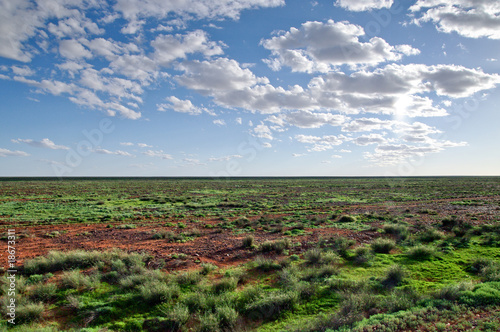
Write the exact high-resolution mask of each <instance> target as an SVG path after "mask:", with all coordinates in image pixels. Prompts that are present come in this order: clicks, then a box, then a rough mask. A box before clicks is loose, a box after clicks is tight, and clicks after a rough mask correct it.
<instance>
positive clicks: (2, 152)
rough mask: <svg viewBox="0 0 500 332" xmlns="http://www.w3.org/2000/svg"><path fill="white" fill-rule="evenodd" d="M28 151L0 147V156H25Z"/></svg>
mask: <svg viewBox="0 0 500 332" xmlns="http://www.w3.org/2000/svg"><path fill="white" fill-rule="evenodd" d="M27 156H29V154H28V153H26V152H24V151H11V150H7V149H4V148H0V157H27Z"/></svg>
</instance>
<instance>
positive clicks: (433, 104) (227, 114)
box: [0, 0, 500, 177]
mask: <svg viewBox="0 0 500 332" xmlns="http://www.w3.org/2000/svg"><path fill="white" fill-rule="evenodd" d="M499 41H500V2H499V1H498V0H456V1H445V0H415V1H398V0H363V1H361V0H333V1H319V0H318V1H306V0H218V1H214V0H170V1H168V0H114V1H104V0H85V1H81V0H16V1H12V0H0V116H1V118H0V176H54V177H65V176H213V177H238V176H426V175H500V168H499V166H500V153H499V151H500V149H499V148H498V142H500V130H499V123H500V112H499V108H498V105H500V93H499V92H500V90H499V85H500V63H499V60H500V59H499V57H500V43H499Z"/></svg>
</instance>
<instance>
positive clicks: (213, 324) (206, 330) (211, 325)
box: [198, 312, 220, 332]
mask: <svg viewBox="0 0 500 332" xmlns="http://www.w3.org/2000/svg"><path fill="white" fill-rule="evenodd" d="M198 331H200V332H216V331H220V329H219V316H218V315H216V314H213V313H211V312H206V313H204V314H203V315H201V316H200V325H199V327H198Z"/></svg>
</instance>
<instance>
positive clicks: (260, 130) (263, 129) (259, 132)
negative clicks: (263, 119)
mask: <svg viewBox="0 0 500 332" xmlns="http://www.w3.org/2000/svg"><path fill="white" fill-rule="evenodd" d="M252 135H253V136H255V137H260V138H265V139H269V140H272V139H273V134H272V132H271V129H270V128H269V127H268V126H266V125H265V124H263V123H261V124H259V125H257V126H255V127H254V128H253V129H252Z"/></svg>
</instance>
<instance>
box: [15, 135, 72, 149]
mask: <svg viewBox="0 0 500 332" xmlns="http://www.w3.org/2000/svg"><path fill="white" fill-rule="evenodd" d="M11 141H12V142H13V143H26V144H28V145H30V146H33V147H36V148H46V149H52V150H69V147H67V146H64V145H56V144H55V143H54V142H52V141H51V140H50V139H48V138H44V139H42V140H41V141H35V140H33V139H22V138H18V139H13V140H11Z"/></svg>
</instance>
